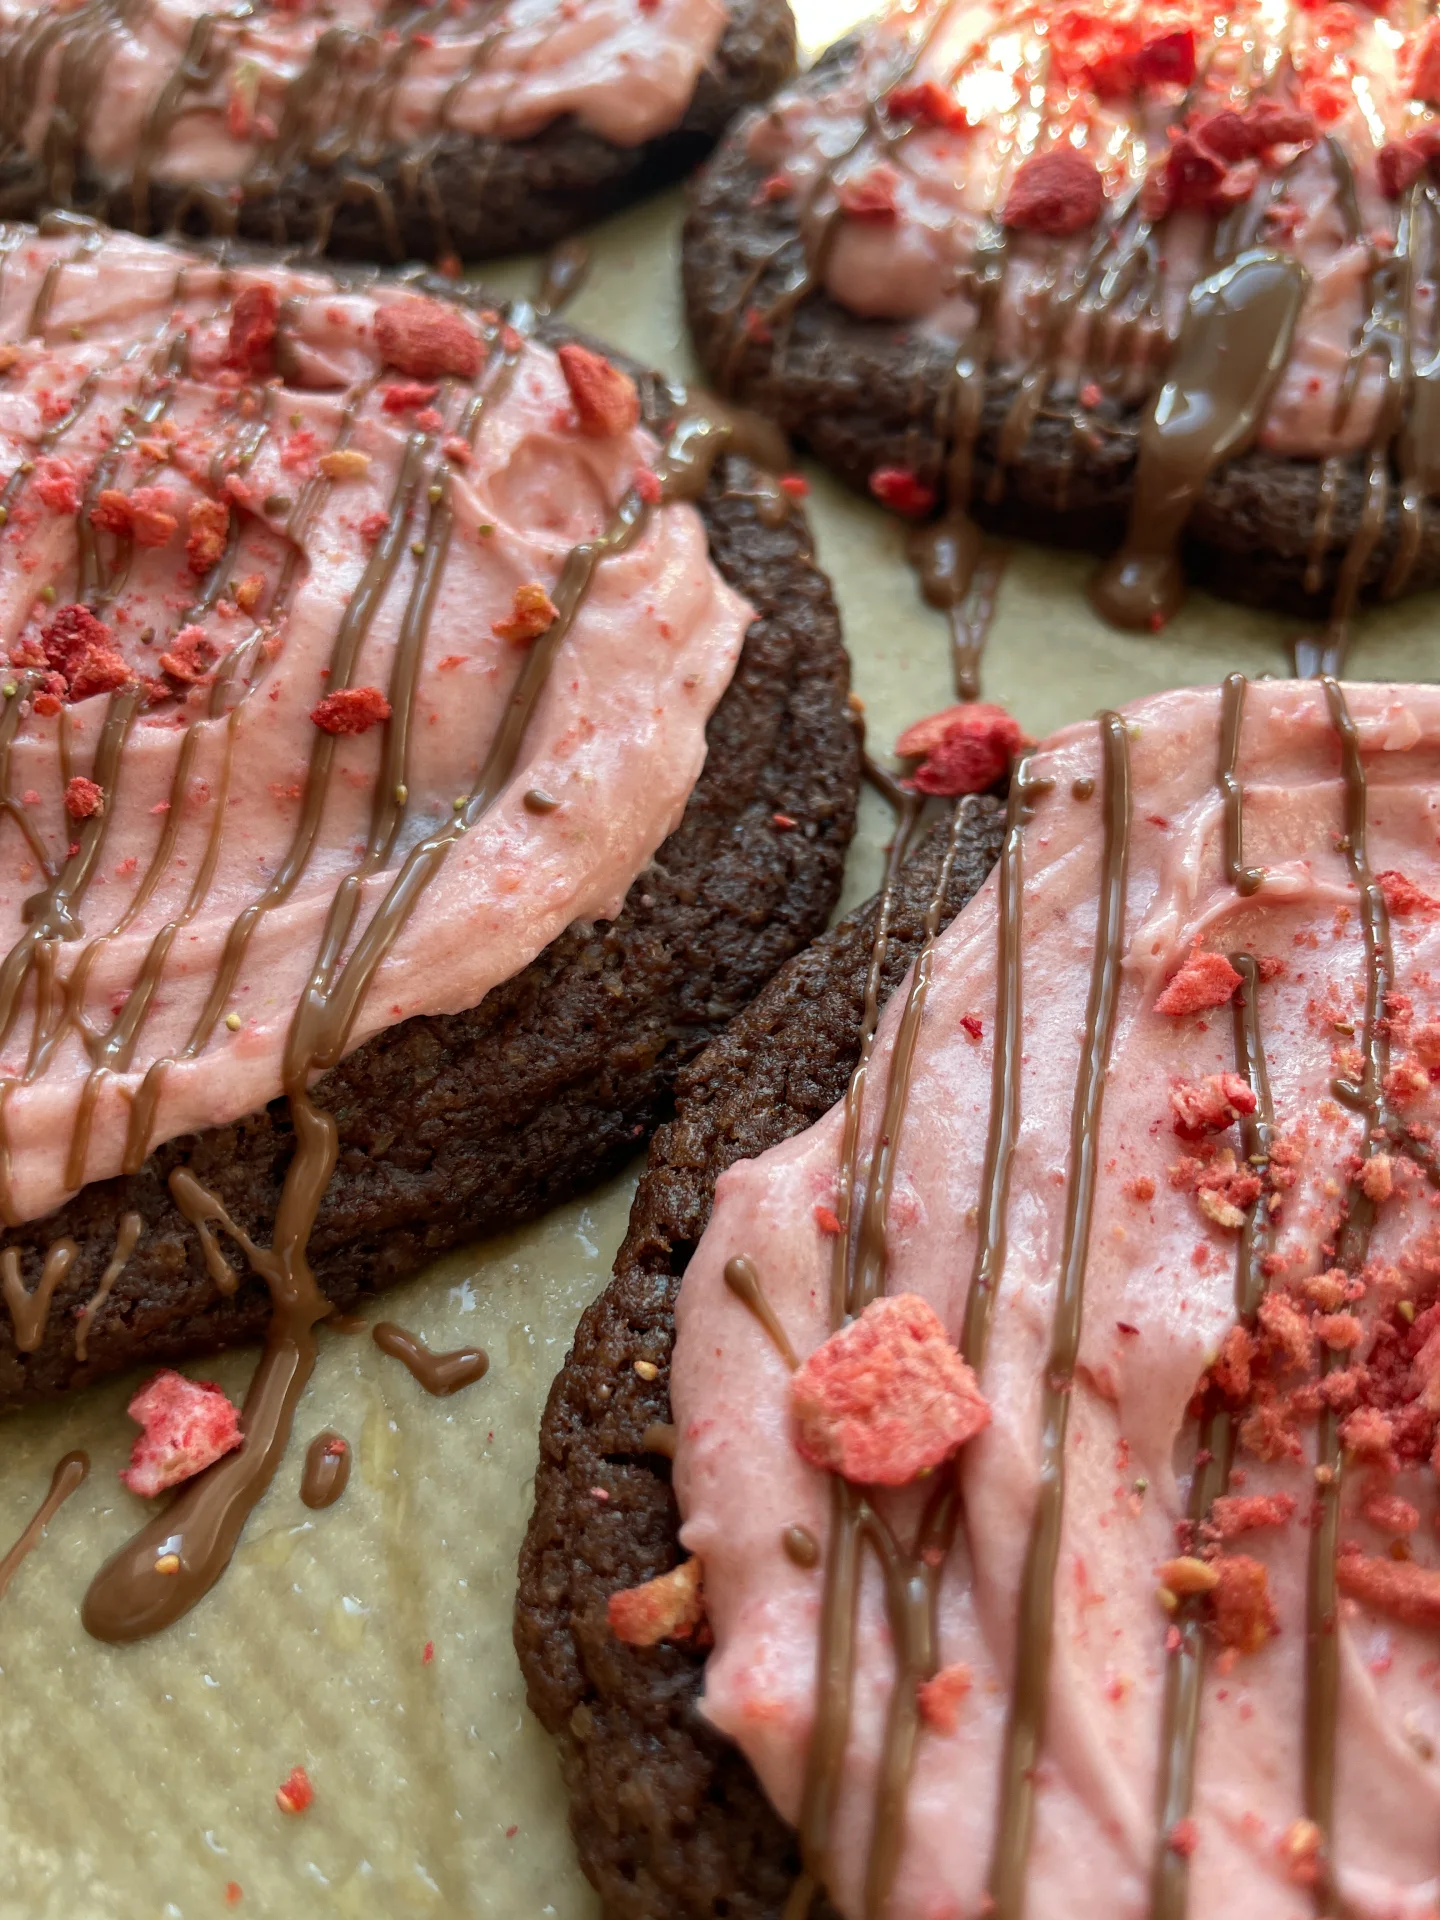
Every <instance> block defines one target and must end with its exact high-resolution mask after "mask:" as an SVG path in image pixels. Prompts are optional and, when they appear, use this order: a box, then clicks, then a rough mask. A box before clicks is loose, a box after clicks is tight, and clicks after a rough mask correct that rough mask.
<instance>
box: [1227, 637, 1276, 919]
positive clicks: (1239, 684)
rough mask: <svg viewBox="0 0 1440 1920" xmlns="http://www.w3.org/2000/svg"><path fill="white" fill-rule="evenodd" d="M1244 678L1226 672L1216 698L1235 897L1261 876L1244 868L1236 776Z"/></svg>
mask: <svg viewBox="0 0 1440 1920" xmlns="http://www.w3.org/2000/svg"><path fill="white" fill-rule="evenodd" d="M1245 685H1246V682H1245V676H1244V674H1243V673H1227V674H1226V676H1225V686H1224V689H1223V691H1222V693H1221V696H1220V772H1219V780H1220V792H1221V796H1222V798H1223V800H1224V804H1225V878H1226V879H1227V880H1228V881H1229V882H1230V884H1231V886H1232V887H1234V889H1235V891H1236V892H1237V893H1239V894H1243V895H1245V896H1246V897H1247V898H1248V897H1249V895H1251V894H1252V893H1254V892H1255V891H1256V890H1257V889H1258V887H1259V885H1260V883H1261V881H1262V880H1263V879H1264V878H1265V874H1264V871H1263V869H1262V868H1260V867H1247V866H1246V865H1245V795H1244V791H1243V789H1242V788H1241V785H1240V781H1239V778H1238V777H1237V775H1236V771H1235V768H1236V763H1237V761H1238V760H1239V757H1240V728H1241V726H1242V724H1243V722H1244V719H1245Z"/></svg>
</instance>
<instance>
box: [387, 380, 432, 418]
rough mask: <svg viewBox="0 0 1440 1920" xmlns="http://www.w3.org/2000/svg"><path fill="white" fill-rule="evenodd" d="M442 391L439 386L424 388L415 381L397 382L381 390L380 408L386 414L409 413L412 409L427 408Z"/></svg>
mask: <svg viewBox="0 0 1440 1920" xmlns="http://www.w3.org/2000/svg"><path fill="white" fill-rule="evenodd" d="M439 391H440V389H439V387H438V386H434V387H424V386H420V385H418V384H417V383H416V382H414V381H410V382H397V384H396V385H395V386H393V387H382V388H381V389H380V406H381V409H382V411H384V412H385V413H409V412H410V410H411V408H412V407H427V406H429V404H430V402H431V401H432V400H433V399H434V398H435V396H436V394H437V393H438V392H439Z"/></svg>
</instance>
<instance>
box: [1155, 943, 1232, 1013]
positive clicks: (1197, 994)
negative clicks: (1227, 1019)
mask: <svg viewBox="0 0 1440 1920" xmlns="http://www.w3.org/2000/svg"><path fill="white" fill-rule="evenodd" d="M1239 985H1240V976H1239V974H1238V973H1236V971H1235V969H1234V968H1233V967H1232V966H1231V964H1230V962H1229V961H1228V960H1227V959H1226V958H1225V956H1224V954H1223V953H1204V952H1202V951H1201V949H1200V947H1199V945H1198V943H1197V944H1196V945H1195V946H1193V947H1192V948H1191V949H1190V952H1189V955H1188V957H1187V958H1186V959H1185V960H1184V961H1183V962H1182V963H1181V966H1180V968H1179V971H1178V972H1176V973H1173V974H1171V976H1170V979H1169V981H1168V983H1167V984H1166V987H1165V991H1164V992H1163V993H1162V994H1161V995H1160V997H1159V998H1158V999H1157V1000H1156V1002H1155V1011H1156V1013H1168V1014H1172V1015H1180V1014H1185V1013H1203V1012H1205V1011H1206V1010H1207V1009H1208V1008H1210V1007H1223V1006H1224V1005H1225V1003H1226V1001H1227V1000H1229V999H1230V998H1231V996H1232V995H1233V994H1234V992H1235V989H1236V988H1237V987H1238V986H1239Z"/></svg>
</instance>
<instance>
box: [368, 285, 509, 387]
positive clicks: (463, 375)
mask: <svg viewBox="0 0 1440 1920" xmlns="http://www.w3.org/2000/svg"><path fill="white" fill-rule="evenodd" d="M375 343H376V345H377V346H378V347H379V349H380V353H381V357H382V358H383V359H384V361H385V364H386V366H388V367H398V368H399V370H400V372H401V373H408V374H410V375H411V377H412V378H413V379H416V380H433V379H435V378H436V376H437V375H438V374H442V373H452V374H454V375H455V376H456V378H457V379H460V380H473V379H474V378H475V375H476V374H477V373H478V372H479V371H480V368H481V366H482V365H483V364H484V361H485V342H484V341H483V340H482V339H481V338H480V336H479V334H477V333H476V332H475V331H474V330H473V329H472V328H470V327H468V326H466V324H465V317H464V315H463V314H462V313H460V312H459V310H458V309H457V308H455V307H452V306H450V305H449V304H448V303H447V302H446V301H444V300H424V299H414V300H397V301H395V302H394V303H393V305H390V306H386V307H381V309H380V311H379V312H378V313H377V314H376V316H375Z"/></svg>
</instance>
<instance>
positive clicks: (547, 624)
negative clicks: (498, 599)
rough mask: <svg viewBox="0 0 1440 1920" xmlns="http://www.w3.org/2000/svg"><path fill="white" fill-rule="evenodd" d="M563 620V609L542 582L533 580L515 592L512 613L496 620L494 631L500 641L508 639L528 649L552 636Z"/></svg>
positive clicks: (492, 626) (515, 645)
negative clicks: (560, 609) (534, 641)
mask: <svg viewBox="0 0 1440 1920" xmlns="http://www.w3.org/2000/svg"><path fill="white" fill-rule="evenodd" d="M559 617H560V611H559V608H558V607H557V606H556V605H555V602H554V601H553V600H552V599H551V598H550V596H549V594H548V593H547V592H546V591H545V589H544V587H542V586H541V584H540V582H539V581H538V580H529V581H527V582H526V583H525V585H524V586H521V587H517V588H516V589H515V598H514V601H513V603H512V604H511V608H510V611H509V613H507V614H506V615H505V617H504V618H503V619H502V620H492V621H491V623H490V631H491V632H492V633H493V634H494V635H495V637H496V639H497V640H508V641H509V642H510V644H511V646H514V647H528V646H529V645H530V643H531V641H532V640H538V639H539V638H540V636H541V634H542V633H548V632H549V631H550V629H551V627H553V626H554V624H555V622H556V621H557V620H558V619H559Z"/></svg>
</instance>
